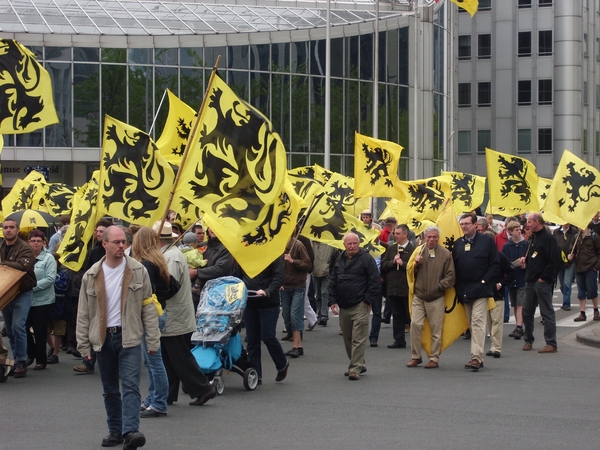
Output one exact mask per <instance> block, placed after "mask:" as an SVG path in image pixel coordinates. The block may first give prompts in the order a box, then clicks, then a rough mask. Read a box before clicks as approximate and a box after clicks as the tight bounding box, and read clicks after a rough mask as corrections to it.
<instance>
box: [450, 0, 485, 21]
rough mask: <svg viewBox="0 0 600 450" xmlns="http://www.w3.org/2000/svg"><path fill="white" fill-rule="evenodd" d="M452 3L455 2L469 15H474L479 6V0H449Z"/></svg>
mask: <svg viewBox="0 0 600 450" xmlns="http://www.w3.org/2000/svg"><path fill="white" fill-rule="evenodd" d="M450 1H451V2H452V3H456V4H457V5H458V7H459V8H462V9H464V10H465V11H467V12H468V13H469V14H471V17H473V16H474V15H475V13H476V12H477V8H478V7H479V0H450Z"/></svg>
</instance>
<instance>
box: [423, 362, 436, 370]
mask: <svg viewBox="0 0 600 450" xmlns="http://www.w3.org/2000/svg"><path fill="white" fill-rule="evenodd" d="M438 367H439V364H438V363H437V362H435V361H432V360H429V362H428V363H427V364H425V368H426V369H437V368H438Z"/></svg>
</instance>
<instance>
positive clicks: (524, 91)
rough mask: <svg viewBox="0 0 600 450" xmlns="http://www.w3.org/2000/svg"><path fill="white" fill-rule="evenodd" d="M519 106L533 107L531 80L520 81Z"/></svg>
mask: <svg viewBox="0 0 600 450" xmlns="http://www.w3.org/2000/svg"><path fill="white" fill-rule="evenodd" d="M518 88H519V91H518V94H517V104H519V105H531V80H519V84H518Z"/></svg>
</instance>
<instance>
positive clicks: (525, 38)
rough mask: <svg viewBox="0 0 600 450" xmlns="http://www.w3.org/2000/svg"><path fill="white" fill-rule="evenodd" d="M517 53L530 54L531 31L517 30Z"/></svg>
mask: <svg viewBox="0 0 600 450" xmlns="http://www.w3.org/2000/svg"><path fill="white" fill-rule="evenodd" d="M517 40H518V46H519V48H518V52H519V53H518V55H519V56H531V31H519V36H518V39H517Z"/></svg>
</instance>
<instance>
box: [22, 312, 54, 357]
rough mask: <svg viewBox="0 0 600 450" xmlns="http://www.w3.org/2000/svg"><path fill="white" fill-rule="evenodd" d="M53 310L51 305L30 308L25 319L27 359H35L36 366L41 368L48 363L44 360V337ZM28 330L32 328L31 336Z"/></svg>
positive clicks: (46, 333)
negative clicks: (39, 365) (38, 365)
mask: <svg viewBox="0 0 600 450" xmlns="http://www.w3.org/2000/svg"><path fill="white" fill-rule="evenodd" d="M53 308H54V305H53V304H50V305H41V306H32V307H31V308H30V309H29V317H28V318H27V330H28V331H27V355H28V357H29V359H35V362H36V363H37V364H41V365H43V366H45V365H46V364H47V362H48V361H47V359H46V336H47V335H48V319H49V318H50V313H51V312H52V309H53ZM29 328H33V334H31V332H30V331H29Z"/></svg>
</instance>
